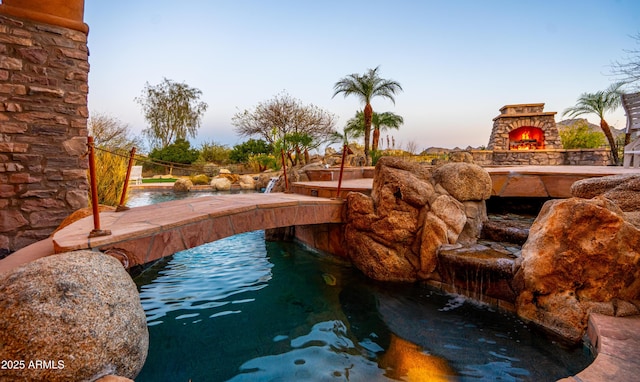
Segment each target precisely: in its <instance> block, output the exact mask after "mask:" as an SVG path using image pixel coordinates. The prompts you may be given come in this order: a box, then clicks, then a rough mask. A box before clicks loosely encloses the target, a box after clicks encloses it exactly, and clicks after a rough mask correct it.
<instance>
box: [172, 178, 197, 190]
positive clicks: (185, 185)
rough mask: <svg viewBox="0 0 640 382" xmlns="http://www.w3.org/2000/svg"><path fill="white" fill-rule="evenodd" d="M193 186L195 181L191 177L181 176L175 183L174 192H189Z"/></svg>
mask: <svg viewBox="0 0 640 382" xmlns="http://www.w3.org/2000/svg"><path fill="white" fill-rule="evenodd" d="M192 187H193V182H191V180H190V179H185V178H180V179H178V180H176V181H175V183H173V191H174V192H189V191H191V188H192Z"/></svg>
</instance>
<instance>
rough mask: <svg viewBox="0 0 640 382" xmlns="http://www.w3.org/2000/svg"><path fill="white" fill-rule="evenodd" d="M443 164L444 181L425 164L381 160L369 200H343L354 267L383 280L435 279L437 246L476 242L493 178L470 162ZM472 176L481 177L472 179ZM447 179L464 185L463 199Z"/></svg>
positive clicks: (359, 196)
mask: <svg viewBox="0 0 640 382" xmlns="http://www.w3.org/2000/svg"><path fill="white" fill-rule="evenodd" d="M446 166H448V167H447V168H446V169H445V170H442V171H446V173H447V175H446V177H447V179H446V180H445V181H442V180H439V179H436V177H435V174H434V171H433V169H432V168H431V167H429V166H425V165H422V164H419V163H414V162H409V161H405V160H403V159H402V158H398V157H383V158H380V159H379V160H378V163H377V165H376V168H375V172H374V178H373V187H372V191H371V196H366V195H364V194H360V193H350V194H349V195H348V196H347V224H346V227H345V239H346V240H345V242H346V247H347V252H348V253H349V256H350V258H351V261H352V262H353V264H354V265H355V266H356V267H357V268H358V269H360V270H361V271H362V272H363V273H365V274H366V275H367V276H369V277H371V278H373V279H376V280H384V281H416V280H421V279H429V278H433V277H435V278H437V277H436V276H434V272H437V269H436V268H437V252H438V249H439V248H440V246H441V245H443V244H454V243H461V242H463V243H464V244H470V243H475V241H476V240H477V239H478V237H479V235H480V230H481V227H482V222H483V221H485V220H486V218H487V215H486V208H485V206H484V199H486V198H488V196H489V193H490V190H491V178H490V177H489V175H488V174H487V173H486V171H484V170H482V169H481V168H480V167H478V166H476V165H473V164H469V163H451V164H449V165H446ZM443 167H444V166H443ZM438 171H440V170H439V169H437V170H436V171H435V172H436V173H437V172H438ZM483 171H484V173H483ZM475 173H478V174H479V175H478V176H477V177H475V178H474V177H473V176H472V175H471V174H475ZM444 176H445V175H444V174H441V176H440V178H442V177H444ZM450 178H455V179H459V180H458V181H459V182H466V183H468V184H465V188H466V190H467V191H465V193H464V194H463V195H464V196H465V199H464V200H460V199H457V198H455V195H454V194H455V190H454V191H452V192H449V191H447V189H446V187H450V185H449V184H447V185H443V184H442V183H443V182H446V181H449V180H450ZM460 179H462V180H460ZM475 183H480V184H475ZM445 186H446V187H445ZM487 189H488V190H489V192H487V191H486V190H487Z"/></svg>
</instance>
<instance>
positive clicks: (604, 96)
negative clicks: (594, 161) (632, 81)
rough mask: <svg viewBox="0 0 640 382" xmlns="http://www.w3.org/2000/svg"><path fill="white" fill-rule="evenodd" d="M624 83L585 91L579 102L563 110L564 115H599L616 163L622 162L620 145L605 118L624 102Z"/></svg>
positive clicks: (601, 126)
mask: <svg viewBox="0 0 640 382" xmlns="http://www.w3.org/2000/svg"><path fill="white" fill-rule="evenodd" d="M622 85H623V83H614V84H612V85H611V86H609V87H608V88H607V89H606V90H601V91H599V92H595V93H583V94H582V95H581V96H580V98H578V102H577V103H576V105H575V106H573V107H570V108H567V109H565V110H564V111H563V112H562V116H563V117H564V116H565V115H566V116H569V117H577V116H579V115H584V114H595V115H597V116H598V117H599V118H600V128H601V129H602V132H603V133H604V136H605V137H606V138H607V141H608V142H609V147H610V149H611V157H612V158H613V163H614V164H615V165H618V164H619V163H620V158H619V156H618V145H617V143H616V140H615V138H614V137H613V134H612V133H611V127H609V124H608V123H607V121H606V120H605V119H604V114H605V113H607V112H610V111H614V110H615V109H617V108H618V107H620V105H621V104H622V101H621V98H620V87H621V86H622Z"/></svg>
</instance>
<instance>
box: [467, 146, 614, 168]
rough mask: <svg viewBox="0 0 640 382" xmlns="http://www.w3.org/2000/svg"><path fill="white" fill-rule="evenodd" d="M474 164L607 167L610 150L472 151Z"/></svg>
mask: <svg viewBox="0 0 640 382" xmlns="http://www.w3.org/2000/svg"><path fill="white" fill-rule="evenodd" d="M469 152H470V153H471V156H472V157H473V163H475V164H477V165H480V166H518V165H533V166H567V165H572V166H607V165H609V164H610V163H611V151H609V150H608V149H571V150H557V149H554V150H470V151H469Z"/></svg>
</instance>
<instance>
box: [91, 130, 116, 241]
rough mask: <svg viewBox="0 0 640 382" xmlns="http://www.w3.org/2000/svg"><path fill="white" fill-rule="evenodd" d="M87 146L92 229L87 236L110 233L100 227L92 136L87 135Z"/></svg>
mask: <svg viewBox="0 0 640 382" xmlns="http://www.w3.org/2000/svg"><path fill="white" fill-rule="evenodd" d="M87 146H88V148H89V178H90V179H89V180H90V183H91V208H92V209H93V230H92V231H91V232H90V233H89V237H96V236H107V235H111V231H109V230H102V229H100V211H99V209H98V184H97V182H96V157H95V150H94V145H93V137H87Z"/></svg>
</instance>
